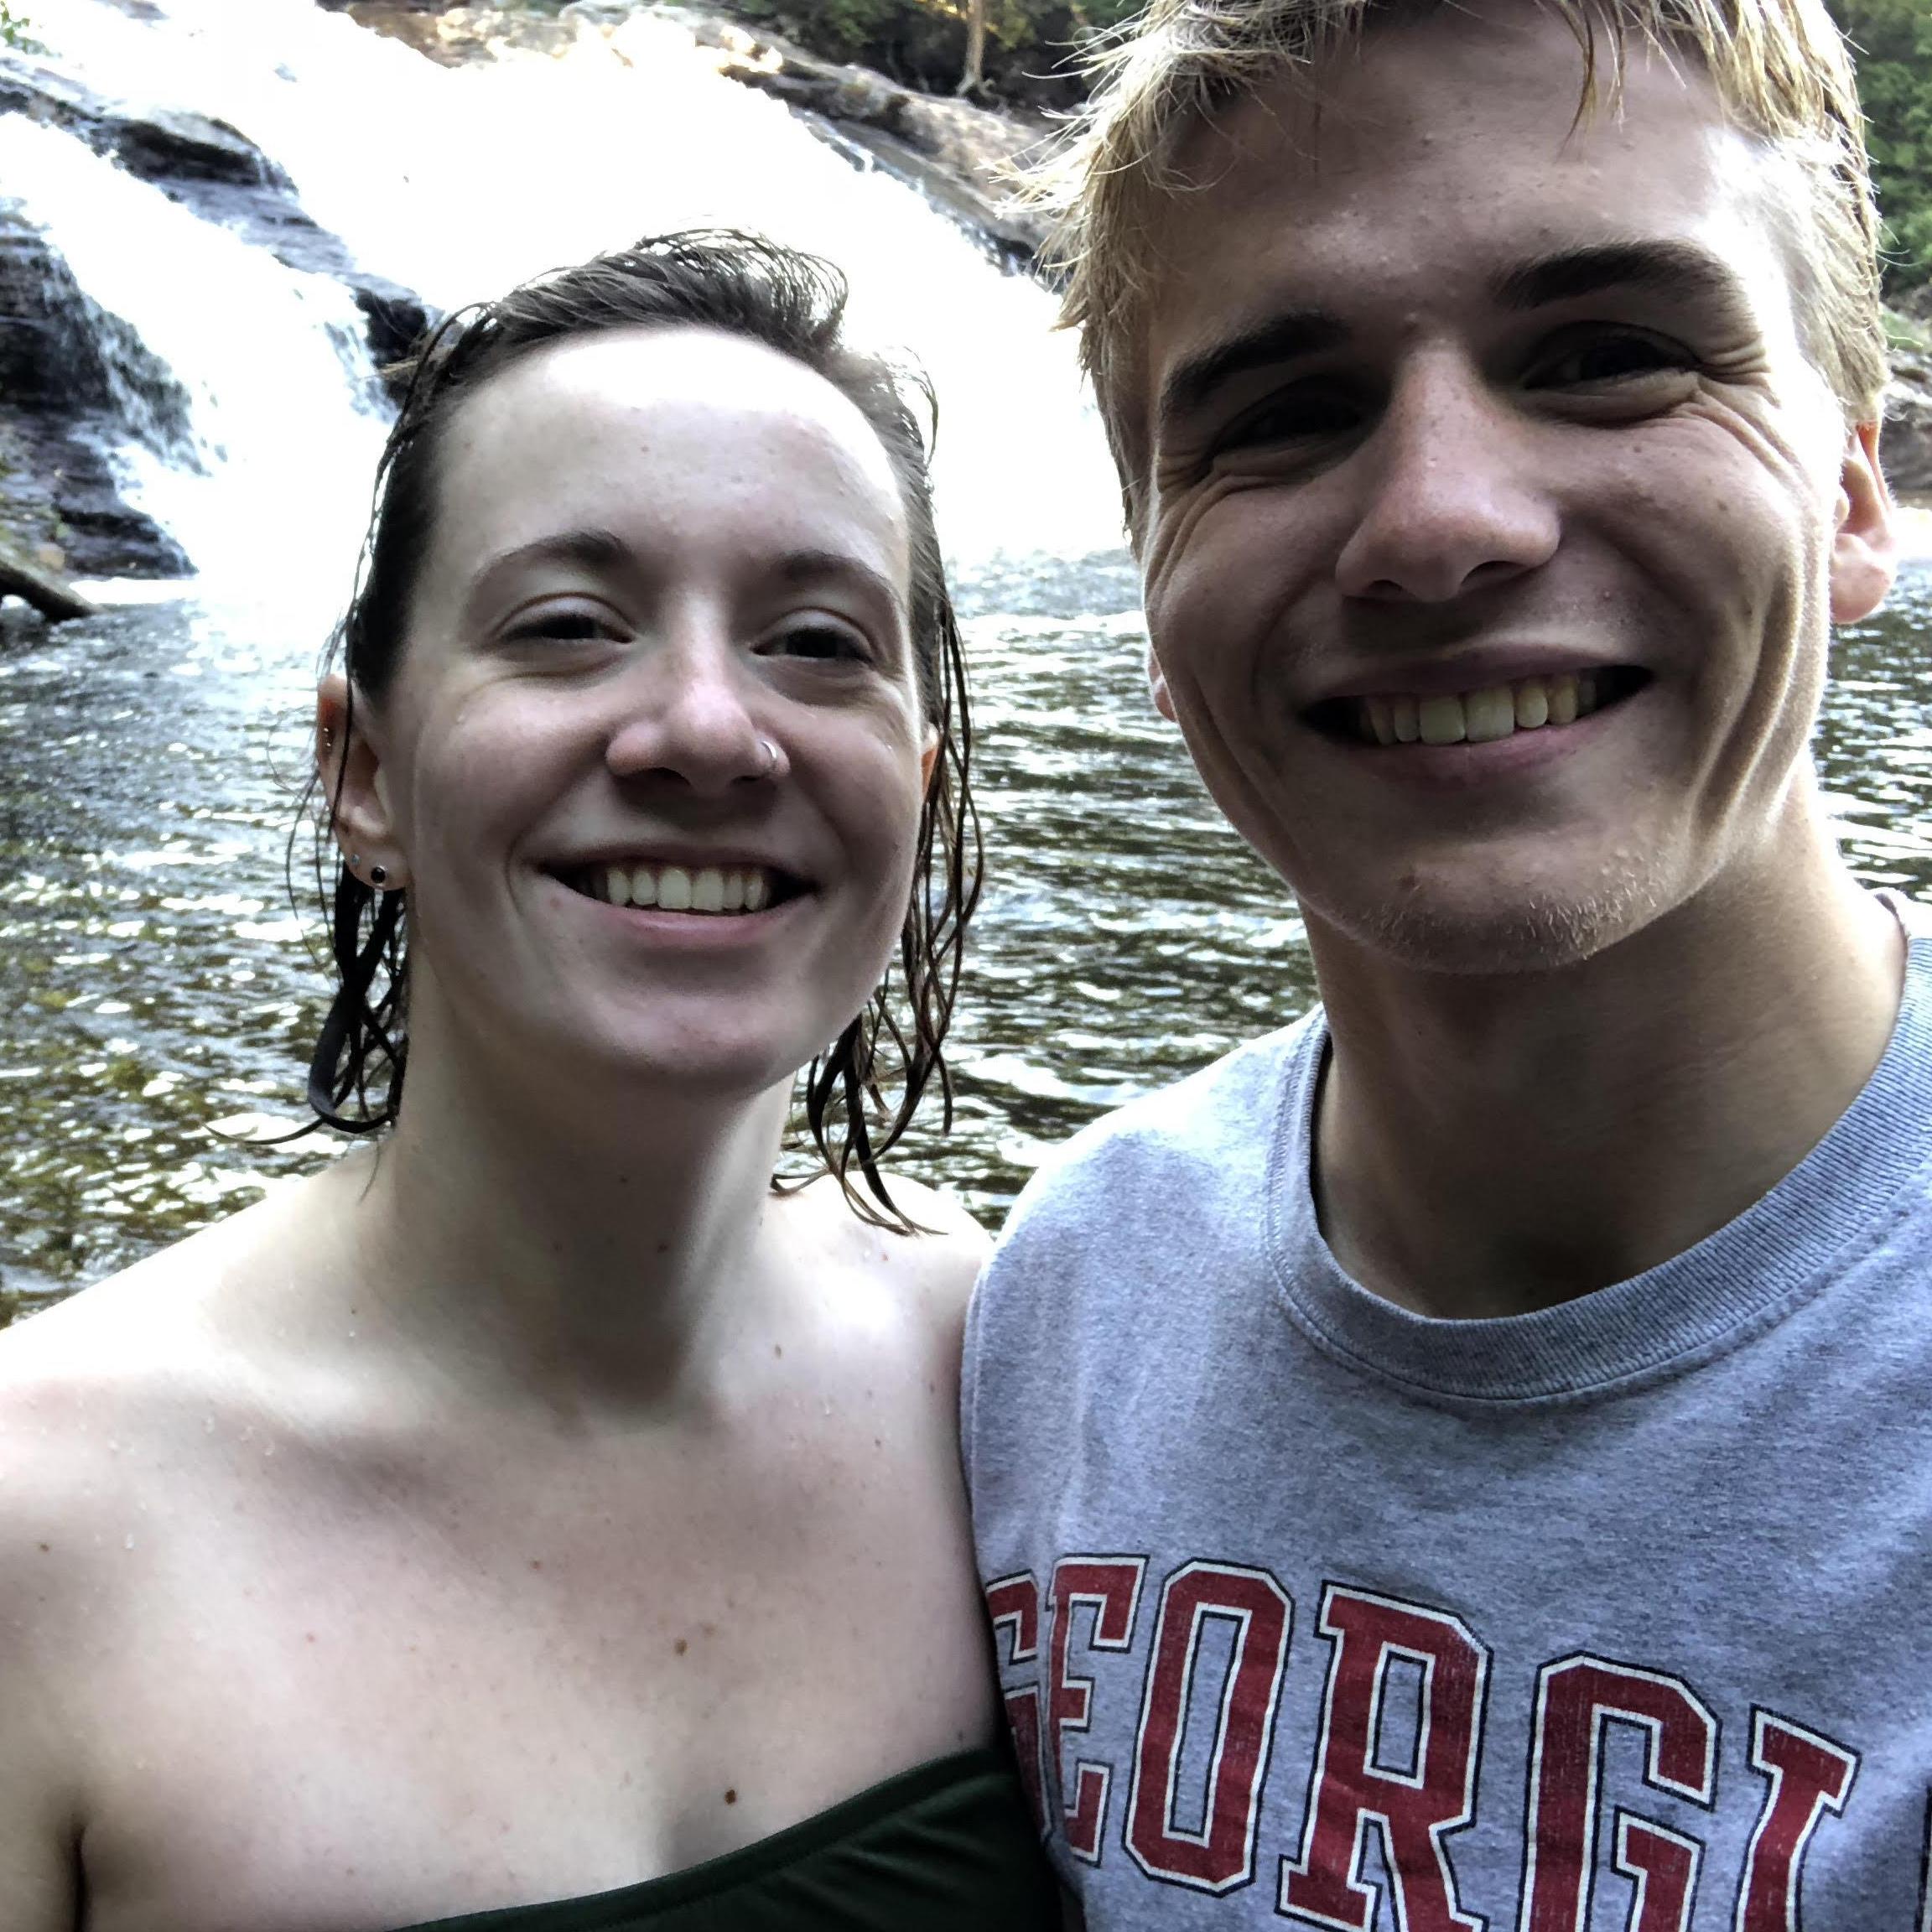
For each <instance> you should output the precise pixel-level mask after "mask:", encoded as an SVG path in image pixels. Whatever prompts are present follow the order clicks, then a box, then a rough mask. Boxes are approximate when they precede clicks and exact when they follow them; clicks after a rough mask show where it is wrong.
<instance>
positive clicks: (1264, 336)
mask: <svg viewBox="0 0 1932 1932" xmlns="http://www.w3.org/2000/svg"><path fill="white" fill-rule="evenodd" d="M1347 335H1348V330H1345V329H1344V328H1343V326H1342V325H1341V324H1340V323H1339V322H1337V320H1336V319H1335V318H1334V317H1333V316H1332V315H1329V314H1324V313H1323V312H1322V310H1321V309H1288V310H1285V311H1284V312H1283V313H1281V314H1278V315H1270V317H1268V319H1266V320H1265V321H1263V322H1257V323H1256V324H1255V325H1254V326H1253V327H1252V328H1249V329H1244V330H1242V331H1241V333H1240V334H1239V335H1230V336H1229V337H1228V339H1227V340H1225V341H1223V342H1217V343H1215V344H1214V345H1213V346H1212V347H1210V348H1207V349H1202V350H1199V351H1197V352H1196V353H1195V354H1193V355H1192V356H1189V357H1188V358H1187V361H1184V362H1182V364H1181V365H1180V366H1179V367H1178V368H1176V370H1174V371H1173V372H1172V373H1171V375H1170V376H1169V377H1168V378H1167V380H1166V382H1164V383H1163V384H1162V385H1161V408H1160V417H1159V420H1160V421H1161V422H1162V423H1171V422H1172V421H1173V420H1174V418H1176V417H1177V416H1186V415H1188V414H1190V413H1192V412H1193V411H1194V410H1196V409H1198V408H1200V407H1201V405H1202V403H1205V402H1206V401H1207V398H1208V397H1210V396H1212V395H1213V393H1214V392H1215V391H1216V390H1217V389H1218V388H1219V387H1221V385H1222V384H1223V382H1228V380H1229V379H1230V378H1231V377H1236V376H1240V375H1244V374H1245V373H1246V372H1247V371H1249V370H1250V369H1265V368H1268V367H1270V366H1272V365H1273V364H1275V363H1277V362H1291V361H1294V360H1295V358H1296V356H1314V355H1318V354H1319V353H1320V352H1321V351H1323V350H1325V349H1332V348H1334V347H1335V346H1336V345H1337V344H1338V343H1340V342H1341V341H1343V340H1344V339H1345V338H1346V336H1347Z"/></svg>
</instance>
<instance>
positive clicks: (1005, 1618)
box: [986, 1570, 1049, 1831]
mask: <svg viewBox="0 0 1932 1932" xmlns="http://www.w3.org/2000/svg"><path fill="white" fill-rule="evenodd" d="M986 1614H987V1615H988V1617H989V1618H991V1619H992V1623H993V1642H994V1648H995V1650H997V1649H999V1648H1000V1642H1001V1639H1005V1653H1006V1654H1005V1659H1004V1663H1003V1665H1002V1668H1003V1669H1005V1670H1011V1669H1013V1668H1014V1667H1015V1666H1016V1665H1021V1664H1031V1662H1032V1661H1033V1659H1035V1658H1036V1657H1037V1656H1038V1655H1039V1654H1040V1586H1039V1584H1038V1583H1037V1582H1036V1581H1035V1580H1034V1576H1033V1572H1032V1571H1031V1570H1022V1571H1020V1572H1019V1573H1018V1575H1016V1576H1001V1577H1000V1578H998V1579H996V1580H995V1581H993V1582H991V1583H989V1584H988V1585H987V1586H986ZM1005 1706H1006V1723H1007V1727H1008V1728H1009V1729H1010V1731H1011V1732H1012V1733H1013V1752H1014V1755H1015V1758H1017V1759H1018V1760H1019V1766H1020V1783H1021V1788H1022V1789H1024V1790H1025V1792H1026V1802H1027V1803H1028V1804H1029V1805H1031V1806H1032V1808H1033V1815H1034V1818H1035V1819H1036V1820H1037V1821H1038V1824H1039V1826H1040V1829H1041V1831H1046V1829H1047V1827H1048V1822H1049V1820H1048V1819H1047V1816H1046V1789H1045V1786H1044V1784H1043V1783H1042V1780H1041V1770H1040V1686H1039V1685H1037V1684H1023V1685H1020V1686H1019V1687H1018V1688H1017V1689H1009V1690H1006V1692H1005Z"/></svg>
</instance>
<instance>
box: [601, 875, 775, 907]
mask: <svg viewBox="0 0 1932 1932" xmlns="http://www.w3.org/2000/svg"><path fill="white" fill-rule="evenodd" d="M771 884H772V880H771V873H770V872H769V871H767V870H766V868H765V867H764V866H762V865H700V866H699V867H698V868H697V869H696V870H688V869H687V868H686V867H684V866H683V865H598V866H595V867H593V868H592V870H591V872H590V875H589V880H588V886H589V894H590V896H591V897H592V898H593V899H601V900H602V901H604V903H605V905H607V906H661V907H662V909H663V910H664V911H667V912H762V911H764V910H765V908H766V906H769V905H770V904H771Z"/></svg>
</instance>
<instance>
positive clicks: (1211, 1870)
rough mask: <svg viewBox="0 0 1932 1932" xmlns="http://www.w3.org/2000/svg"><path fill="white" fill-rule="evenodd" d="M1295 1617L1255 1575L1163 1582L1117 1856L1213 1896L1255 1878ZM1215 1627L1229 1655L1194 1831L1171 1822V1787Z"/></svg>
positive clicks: (1201, 1567)
mask: <svg viewBox="0 0 1932 1932" xmlns="http://www.w3.org/2000/svg"><path fill="white" fill-rule="evenodd" d="M1293 1614H1294V1613H1293V1607H1292V1606H1291V1603H1290V1602H1289V1597H1288V1592H1286V1591H1285V1590H1284V1589H1283V1588H1282V1587H1281V1586H1280V1584H1279V1583H1277V1582H1276V1581H1275V1579H1274V1578H1273V1577H1272V1576H1270V1575H1269V1574H1268V1572H1267V1571H1265V1570H1249V1569H1243V1568H1238V1567H1236V1566H1233V1565H1232V1564H1225V1563H1189V1564H1187V1565H1186V1566H1184V1567H1183V1568H1182V1569H1179V1570H1176V1571H1175V1572H1174V1574H1173V1575H1172V1576H1170V1577H1169V1578H1168V1579H1167V1582H1166V1587H1164V1588H1163V1589H1162V1591H1161V1615H1160V1619H1159V1621H1158V1622H1157V1623H1156V1625H1155V1630H1154V1649H1153V1655H1152V1657H1151V1659H1150V1661H1149V1664H1148V1667H1147V1682H1146V1688H1145V1693H1144V1695H1143V1696H1142V1699H1141V1705H1140V1731H1139V1732H1138V1734H1137V1735H1136V1737H1135V1746H1134V1783H1133V1788H1132V1789H1131V1790H1130V1793H1129V1794H1128V1800H1127V1850H1128V1851H1129V1852H1130V1855H1131V1856H1132V1857H1133V1858H1134V1861H1135V1863H1136V1864H1138V1865H1139V1866H1140V1869H1141V1870H1142V1871H1143V1872H1146V1873H1147V1875H1148V1876H1149V1877H1151V1878H1164V1879H1167V1880H1170V1881H1171V1882H1172V1883H1176V1884H1180V1885H1187V1886H1192V1887H1193V1888H1196V1889H1197V1890H1199V1891H1202V1892H1214V1893H1220V1892H1230V1891H1233V1888H1235V1887H1236V1886H1238V1885H1244V1884H1246V1883H1248V1881H1249V1879H1250V1878H1252V1877H1254V1834H1255V1830H1256V1827H1257V1826H1258V1824H1259V1801H1260V1796H1261V1780H1262V1779H1263V1777H1264V1776H1265V1773H1266V1770H1267V1764H1268V1746H1269V1742H1270V1738H1271V1737H1272V1736H1273V1734H1274V1729H1275V1706H1276V1704H1277V1702H1278V1701H1279V1700H1280V1695H1281V1670H1282V1665H1284V1664H1285V1662H1286V1660H1287V1655H1288V1634H1289V1629H1290V1626H1291V1622H1292V1619H1293ZM1215 1619H1220V1620H1222V1621H1223V1622H1225V1623H1230V1624H1232V1625H1233V1627H1234V1628H1233V1639H1234V1653H1233V1658H1232V1659H1230V1661H1229V1664H1228V1671H1227V1675H1226V1676H1225V1678H1224V1679H1223V1682H1222V1685H1221V1694H1220V1697H1219V1706H1220V1717H1219V1721H1218V1724H1217V1726H1216V1728H1215V1732H1214V1739H1213V1747H1212V1748H1211V1750H1210V1752H1209V1753H1208V1773H1207V1805H1206V1809H1205V1815H1204V1818H1203V1821H1202V1828H1201V1829H1200V1830H1199V1831H1191V1830H1189V1829H1187V1827H1185V1826H1182V1825H1179V1824H1177V1823H1176V1821H1175V1813H1176V1806H1177V1800H1178V1794H1177V1793H1176V1789H1175V1779H1176V1773H1177V1772H1178V1770H1179V1768H1180V1763H1181V1748H1182V1727H1184V1725H1185V1724H1186V1722H1187V1711H1188V1707H1189V1706H1190V1705H1191V1703H1192V1701H1193V1690H1194V1672H1195V1665H1196V1662H1197V1659H1198V1658H1199V1656H1200V1654H1201V1643H1202V1637H1203V1636H1204V1635H1205V1634H1206V1630H1207V1625H1208V1623H1210V1622H1212V1621H1213V1620H1215Z"/></svg>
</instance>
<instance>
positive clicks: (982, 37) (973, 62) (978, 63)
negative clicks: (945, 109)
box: [953, 0, 986, 94]
mask: <svg viewBox="0 0 1932 1932" xmlns="http://www.w3.org/2000/svg"><path fill="white" fill-rule="evenodd" d="M985 63H986V0H966V71H965V72H964V73H963V74H962V75H960V77H959V85H958V87H956V88H955V89H954V90H953V91H954V92H955V93H957V94H977V93H978V92H979V90H980V87H981V86H983V85H984V75H983V74H982V72H981V70H982V69H983V68H984V65H985Z"/></svg>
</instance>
